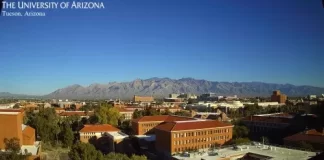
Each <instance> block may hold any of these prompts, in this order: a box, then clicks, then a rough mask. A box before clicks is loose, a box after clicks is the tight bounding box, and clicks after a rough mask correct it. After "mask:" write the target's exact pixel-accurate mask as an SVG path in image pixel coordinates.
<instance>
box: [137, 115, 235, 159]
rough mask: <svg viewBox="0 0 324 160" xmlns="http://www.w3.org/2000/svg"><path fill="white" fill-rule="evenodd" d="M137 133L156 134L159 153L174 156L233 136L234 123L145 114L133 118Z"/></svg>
mask: <svg viewBox="0 0 324 160" xmlns="http://www.w3.org/2000/svg"><path fill="white" fill-rule="evenodd" d="M132 127H133V130H134V133H135V134H137V135H144V134H147V135H150V134H154V135H155V148H156V150H157V151H158V152H159V153H163V154H165V155H168V156H170V155H172V154H175V153H181V152H186V151H190V150H197V151H199V150H207V149H209V148H211V147H213V146H217V145H223V144H224V143H226V142H228V141H230V140H231V139H232V132H233V125H231V124H226V123H223V122H219V121H214V120H202V119H194V118H189V117H180V116H170V115H161V116H144V117H141V118H138V119H135V120H133V121H132Z"/></svg>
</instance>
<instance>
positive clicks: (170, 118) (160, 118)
mask: <svg viewBox="0 0 324 160" xmlns="http://www.w3.org/2000/svg"><path fill="white" fill-rule="evenodd" d="M186 120H194V119H193V118H190V117H180V116H170V115H158V116H144V117H141V118H137V119H134V120H133V122H150V121H161V122H163V121H165V122H172V121H186Z"/></svg>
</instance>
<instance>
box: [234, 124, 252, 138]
mask: <svg viewBox="0 0 324 160" xmlns="http://www.w3.org/2000/svg"><path fill="white" fill-rule="evenodd" d="M248 135H249V129H248V128H247V127H245V126H243V125H235V126H234V128H233V138H245V137H247V136H248Z"/></svg>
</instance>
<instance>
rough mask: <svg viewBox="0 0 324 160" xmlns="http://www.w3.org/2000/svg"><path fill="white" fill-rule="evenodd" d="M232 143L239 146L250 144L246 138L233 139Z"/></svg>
mask: <svg viewBox="0 0 324 160" xmlns="http://www.w3.org/2000/svg"><path fill="white" fill-rule="evenodd" d="M232 142H233V144H236V145H240V144H247V143H249V142H250V140H249V139H248V138H237V139H234V140H233V141H232Z"/></svg>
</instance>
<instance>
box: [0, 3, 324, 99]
mask: <svg viewBox="0 0 324 160" xmlns="http://www.w3.org/2000/svg"><path fill="white" fill-rule="evenodd" d="M104 3H105V7H106V8H105V9H102V10H91V12H89V11H84V10H60V11H55V10H54V11H49V12H48V16H46V17H1V18H0V23H1V24H5V26H6V27H4V28H3V29H2V30H1V31H0V35H1V36H0V43H1V50H0V57H1V59H0V60H1V63H0V73H1V76H0V92H10V93H15V94H33V95H43V94H48V93H50V92H53V91H55V90H56V89H59V88H64V87H66V86H69V85H73V84H80V85H82V86H88V85H90V84H92V83H101V84H103V83H109V82H113V81H116V82H129V81H132V80H135V79H137V78H140V79H148V78H152V77H160V78H162V77H168V78H171V79H180V78H184V77H191V78H195V79H205V80H208V81H229V82H251V81H257V82H266V83H279V84H285V83H289V84H293V85H311V86H316V87H324V83H323V82H324V76H323V75H321V73H323V70H324V66H323V65H322V64H323V62H322V60H323V59H324V55H323V54H322V53H324V46H323V44H324V21H323V19H324V10H323V8H322V5H321V0H314V1H302V0H298V1H295V0H294V1H293V0H288V1H284V2H282V1H262V2H260V1H257V0H252V1H250V3H246V2H234V1H204V2H201V1H193V0H189V1H169V0H167V1H150V0H143V1H136V2H134V1H123V2H121V1H118V0H111V1H105V2H104Z"/></svg>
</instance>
